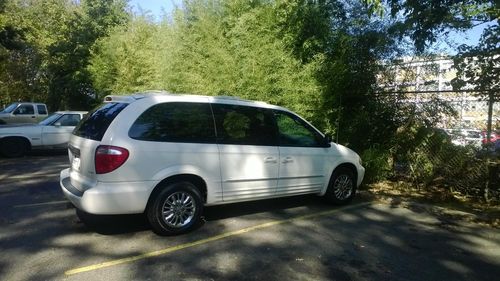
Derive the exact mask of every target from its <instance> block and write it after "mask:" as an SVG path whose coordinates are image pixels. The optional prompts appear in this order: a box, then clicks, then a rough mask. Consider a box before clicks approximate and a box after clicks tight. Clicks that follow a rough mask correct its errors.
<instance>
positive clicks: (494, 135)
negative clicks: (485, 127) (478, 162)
mask: <svg viewBox="0 0 500 281" xmlns="http://www.w3.org/2000/svg"><path fill="white" fill-rule="evenodd" d="M481 135H482V137H483V144H487V143H488V137H487V136H488V133H487V132H486V131H483V132H481ZM498 139H500V134H497V133H496V132H491V135H490V141H489V142H490V143H492V144H494V143H495V142H496V141H497V140H498Z"/></svg>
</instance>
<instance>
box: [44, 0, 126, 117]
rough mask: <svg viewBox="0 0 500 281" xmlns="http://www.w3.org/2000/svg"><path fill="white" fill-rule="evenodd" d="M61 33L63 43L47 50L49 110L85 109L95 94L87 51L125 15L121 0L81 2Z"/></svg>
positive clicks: (124, 4) (56, 43) (53, 45)
mask: <svg viewBox="0 0 500 281" xmlns="http://www.w3.org/2000/svg"><path fill="white" fill-rule="evenodd" d="M78 8H79V9H77V10H75V11H74V12H73V13H72V15H71V18H70V20H69V22H68V25H67V28H66V29H65V30H64V33H63V34H64V37H65V38H66V39H65V40H60V41H57V42H55V43H54V44H52V45H50V46H49V47H48V51H49V64H48V70H49V81H50V82H49V97H48V105H49V107H50V108H51V109H56V108H60V107H66V108H73V109H87V108H88V107H89V105H90V104H91V103H92V102H93V100H94V98H95V96H96V94H95V91H94V89H93V85H92V80H91V76H90V73H89V72H88V70H87V66H88V65H89V60H90V57H91V53H90V49H91V47H92V46H93V44H94V43H95V42H96V40H98V39H99V38H100V37H103V36H106V35H108V33H109V31H110V30H111V29H112V28H113V27H115V26H118V25H122V24H125V23H126V22H127V21H128V19H129V15H128V13H127V11H126V2H125V1H124V0H83V1H81V2H80V5H79V7H78Z"/></svg>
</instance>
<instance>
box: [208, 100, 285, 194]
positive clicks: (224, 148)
mask: <svg viewBox="0 0 500 281" xmlns="http://www.w3.org/2000/svg"><path fill="white" fill-rule="evenodd" d="M212 109H213V112H214V116H215V120H216V128H217V143H218V146H219V153H220V166H221V179H222V189H223V200H224V201H226V202H230V201H241V200H253V199H262V198H268V197H271V196H273V195H274V194H275V192H276V187H277V184H278V168H279V162H278V158H279V150H278V147H277V138H276V129H275V125H274V119H273V116H272V112H271V111H270V110H267V109H263V108H257V107H249V106H240V105H230V104H212Z"/></svg>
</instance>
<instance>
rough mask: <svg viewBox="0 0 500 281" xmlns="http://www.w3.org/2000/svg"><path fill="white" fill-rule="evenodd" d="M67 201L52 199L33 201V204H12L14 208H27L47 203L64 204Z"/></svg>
mask: <svg viewBox="0 0 500 281" xmlns="http://www.w3.org/2000/svg"><path fill="white" fill-rule="evenodd" d="M68 202H69V201H66V200H64V201H52V202H43V203H34V204H21V205H14V206H13V207H14V208H27V207H40V206H47V205H59V204H65V203H68Z"/></svg>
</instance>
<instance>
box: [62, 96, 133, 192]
mask: <svg viewBox="0 0 500 281" xmlns="http://www.w3.org/2000/svg"><path fill="white" fill-rule="evenodd" d="M127 106H128V103H121V102H110V103H104V104H102V105H101V106H99V107H97V108H96V109H95V110H94V111H92V112H90V113H89V114H87V116H86V117H85V118H84V119H83V120H82V122H80V123H79V124H78V126H76V128H75V129H74V131H73V134H72V136H71V138H70V141H69V144H68V149H69V160H70V165H71V169H70V173H71V184H72V185H73V186H74V187H76V188H77V189H78V190H80V191H84V190H86V189H87V188H88V187H90V186H92V185H94V184H95V182H96V173H95V163H94V157H95V151H96V148H97V147H98V146H99V145H100V143H101V140H102V138H103V136H104V134H105V133H106V130H107V129H108V127H109V125H110V124H111V122H113V120H114V119H115V117H116V116H117V115H118V114H119V113H120V112H121V111H122V110H123V109H124V108H125V107H127Z"/></svg>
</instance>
